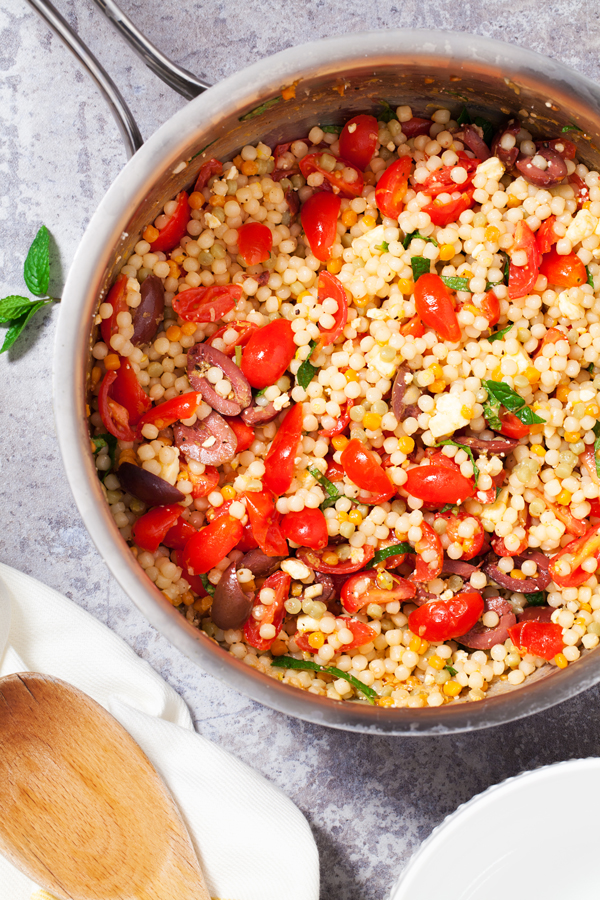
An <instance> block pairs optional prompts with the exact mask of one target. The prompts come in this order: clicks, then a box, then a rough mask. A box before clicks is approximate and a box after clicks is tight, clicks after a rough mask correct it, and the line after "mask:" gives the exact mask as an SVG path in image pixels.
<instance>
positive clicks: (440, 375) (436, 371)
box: [429, 363, 444, 381]
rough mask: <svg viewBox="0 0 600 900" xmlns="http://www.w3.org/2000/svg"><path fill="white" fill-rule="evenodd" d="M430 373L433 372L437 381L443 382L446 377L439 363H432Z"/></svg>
mask: <svg viewBox="0 0 600 900" xmlns="http://www.w3.org/2000/svg"><path fill="white" fill-rule="evenodd" d="M429 371H430V372H431V374H432V375H433V377H434V379H435V380H436V381H441V379H442V378H443V377H444V373H443V371H442V367H441V366H440V364H439V363H432V364H431V365H430V366H429Z"/></svg>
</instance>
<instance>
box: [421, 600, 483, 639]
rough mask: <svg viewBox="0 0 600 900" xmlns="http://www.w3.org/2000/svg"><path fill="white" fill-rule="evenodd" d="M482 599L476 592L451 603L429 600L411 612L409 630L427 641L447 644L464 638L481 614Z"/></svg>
mask: <svg viewBox="0 0 600 900" xmlns="http://www.w3.org/2000/svg"><path fill="white" fill-rule="evenodd" d="M483 609H484V606H483V598H482V596H481V594H478V593H477V592H476V591H464V592H463V593H461V594H455V595H454V597H452V598H451V599H450V600H432V601H431V602H430V603H424V604H423V606H420V607H419V608H418V609H415V610H414V611H413V612H411V614H410V616H409V617H408V627H409V628H410V630H411V631H412V632H413V634H416V635H418V636H419V637H420V638H425V640H426V641H431V642H433V643H438V642H441V641H450V640H452V639H453V638H459V637H460V636H461V635H463V634H466V633H467V631H470V630H471V628H473V626H474V625H475V624H476V623H477V621H478V619H479V617H480V616H481V615H482V613H483Z"/></svg>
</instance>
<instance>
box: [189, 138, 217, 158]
mask: <svg viewBox="0 0 600 900" xmlns="http://www.w3.org/2000/svg"><path fill="white" fill-rule="evenodd" d="M216 143H217V139H216V138H215V139H214V141H210V143H208V144H205V145H204V147H203V148H202V150H198V152H197V153H194V155H193V156H192V159H196V157H197V156H202V154H203V153H204V151H205V150H208V148H209V147H212V145H213V144H216Z"/></svg>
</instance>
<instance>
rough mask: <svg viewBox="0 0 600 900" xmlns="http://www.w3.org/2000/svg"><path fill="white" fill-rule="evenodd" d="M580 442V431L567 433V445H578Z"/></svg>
mask: <svg viewBox="0 0 600 900" xmlns="http://www.w3.org/2000/svg"><path fill="white" fill-rule="evenodd" d="M578 440H579V432H578V431H565V441H566V442H567V444H576V443H577V441H578Z"/></svg>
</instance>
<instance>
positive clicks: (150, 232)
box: [143, 225, 159, 244]
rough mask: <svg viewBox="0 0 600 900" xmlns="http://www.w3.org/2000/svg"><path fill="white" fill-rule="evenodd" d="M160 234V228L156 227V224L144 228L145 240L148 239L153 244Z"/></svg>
mask: <svg viewBox="0 0 600 900" xmlns="http://www.w3.org/2000/svg"><path fill="white" fill-rule="evenodd" d="M158 235H159V231H158V228H155V227H154V225H148V227H147V228H146V229H145V230H144V234H143V238H144V240H145V241H148V243H149V244H152V243H153V242H154V241H155V240H156V238H157V237H158Z"/></svg>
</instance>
